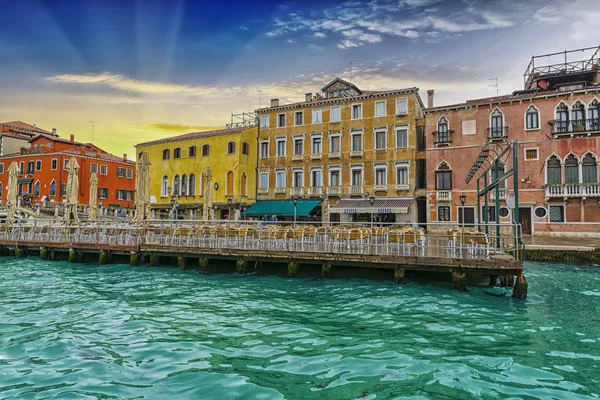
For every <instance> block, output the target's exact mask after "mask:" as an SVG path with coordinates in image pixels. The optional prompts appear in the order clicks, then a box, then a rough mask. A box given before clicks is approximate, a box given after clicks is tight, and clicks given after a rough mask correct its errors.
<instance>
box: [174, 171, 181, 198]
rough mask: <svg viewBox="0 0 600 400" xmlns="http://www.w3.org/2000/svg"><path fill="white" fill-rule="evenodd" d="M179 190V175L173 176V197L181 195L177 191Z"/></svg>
mask: <svg viewBox="0 0 600 400" xmlns="http://www.w3.org/2000/svg"><path fill="white" fill-rule="evenodd" d="M180 189H181V179H180V178H179V175H175V178H173V196H179V194H180V193H181V192H180V191H179V190H180Z"/></svg>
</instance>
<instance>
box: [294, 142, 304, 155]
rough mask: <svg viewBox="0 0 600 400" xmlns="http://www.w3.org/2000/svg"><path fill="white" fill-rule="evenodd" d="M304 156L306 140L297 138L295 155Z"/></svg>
mask: <svg viewBox="0 0 600 400" xmlns="http://www.w3.org/2000/svg"><path fill="white" fill-rule="evenodd" d="M302 154H304V139H302V138H296V139H294V155H295V156H301V155H302Z"/></svg>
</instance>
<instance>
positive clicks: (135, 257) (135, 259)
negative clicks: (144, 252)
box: [129, 252, 140, 265]
mask: <svg viewBox="0 0 600 400" xmlns="http://www.w3.org/2000/svg"><path fill="white" fill-rule="evenodd" d="M139 263H140V255H139V254H138V253H135V252H131V254H130V255H129V264H131V265H138V264H139Z"/></svg>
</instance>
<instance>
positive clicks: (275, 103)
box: [271, 99, 279, 107]
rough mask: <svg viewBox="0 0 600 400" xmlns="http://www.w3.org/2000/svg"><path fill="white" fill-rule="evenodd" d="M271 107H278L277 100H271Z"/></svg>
mask: <svg viewBox="0 0 600 400" xmlns="http://www.w3.org/2000/svg"><path fill="white" fill-rule="evenodd" d="M271 107H279V99H271Z"/></svg>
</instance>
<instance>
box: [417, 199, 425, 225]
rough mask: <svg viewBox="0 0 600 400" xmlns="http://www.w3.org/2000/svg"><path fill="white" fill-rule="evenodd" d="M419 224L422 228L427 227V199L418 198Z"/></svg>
mask: <svg viewBox="0 0 600 400" xmlns="http://www.w3.org/2000/svg"><path fill="white" fill-rule="evenodd" d="M417 223H418V224H419V226H420V227H421V228H426V227H427V199H426V198H425V197H418V198H417Z"/></svg>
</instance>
